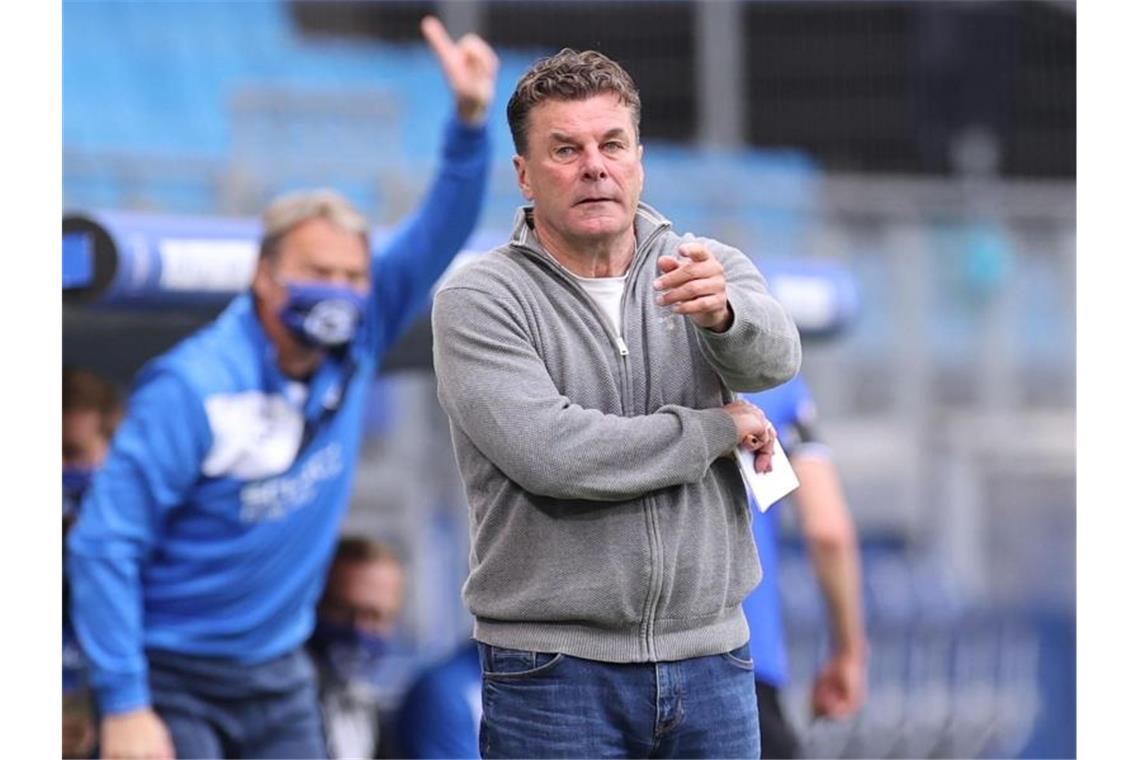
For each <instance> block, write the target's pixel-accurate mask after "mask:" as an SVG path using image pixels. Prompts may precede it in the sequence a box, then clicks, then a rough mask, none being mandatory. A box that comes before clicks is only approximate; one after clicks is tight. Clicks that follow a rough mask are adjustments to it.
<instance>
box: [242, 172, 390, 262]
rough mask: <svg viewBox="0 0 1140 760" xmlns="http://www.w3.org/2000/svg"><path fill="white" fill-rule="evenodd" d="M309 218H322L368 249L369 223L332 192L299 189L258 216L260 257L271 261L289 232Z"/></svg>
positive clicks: (273, 203) (345, 199) (341, 196)
mask: <svg viewBox="0 0 1140 760" xmlns="http://www.w3.org/2000/svg"><path fill="white" fill-rule="evenodd" d="M310 219H324V220H325V221H327V222H329V223H330V224H332V225H333V226H334V227H336V228H337V229H340V230H343V231H344V232H349V233H353V234H356V235H359V236H360V239H361V241H362V242H363V243H364V249H365V250H368V220H367V219H365V218H364V215H363V214H361V213H360V212H359V211H357V209H356V207H355V206H353V205H352V203H351V202H349V200H348V199H347V198H345V197H344V196H343V195H341V194H340V193H338V192H336V191H335V190H329V189H327V188H321V189H319V190H301V191H298V192H293V193H287V194H286V195H282V196H279V197H277V198H275V199H274V200H273V201H272V202H271V203H270V204H269V206H268V207H267V208H266V209H265V212H264V213H263V214H262V215H261V226H262V233H261V247H260V250H259V252H258V256H259V258H262V259H269V260H270V261H272V260H273V259H274V258H275V257H276V256H277V249H278V247H279V245H280V243H281V240H282V238H284V237H285V236H286V235H287V234H289V231H290V230H292V229H293V228H294V227H296V226H297V225H299V224H301V223H302V222H307V221H309V220H310Z"/></svg>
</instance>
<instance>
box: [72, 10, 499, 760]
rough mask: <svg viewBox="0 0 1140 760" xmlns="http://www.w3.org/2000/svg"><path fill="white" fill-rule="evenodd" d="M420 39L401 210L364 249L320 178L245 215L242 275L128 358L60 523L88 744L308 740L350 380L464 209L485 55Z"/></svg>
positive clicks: (460, 227)
mask: <svg viewBox="0 0 1140 760" xmlns="http://www.w3.org/2000/svg"><path fill="white" fill-rule="evenodd" d="M423 31H424V35H425V37H426V38H427V40H428V42H429V43H430V44H431V46H432V48H433V50H434V51H435V53H436V55H437V56H438V58H439V60H440V64H441V67H442V69H443V71H444V74H445V76H446V78H447V81H448V83H449V85H450V87H451V89H452V91H453V93H454V95H455V102H456V110H457V117H456V118H453V119H452V120H451V122H450V123H449V124H448V125H447V129H446V140H445V144H444V149H443V162H442V166H441V167H440V169H439V171H438V173H437V175H436V177H435V180H434V182H433V184H432V186H431V188H430V190H429V191H428V194H427V197H426V199H425V200H424V202H423V204H422V206H421V207H420V209H419V211H418V212H416V213H415V214H414V215H413V216H412V217H411V218H410V219H409V220H407V222H406V223H405V224H404V225H403V226H402V228H401V229H400V230H399V231H398V232H397V233H396V235H395V236H394V238H393V239H392V241H391V242H390V243H389V244H388V245H387V247H386V249H385V250H384V251H382V252H380V253H379V254H378V255H376V256H370V255H369V251H370V246H369V241H368V234H367V232H368V225H367V223H366V221H365V219H364V218H363V217H362V216H361V215H360V214H359V213H358V212H357V211H356V210H355V209H353V208H352V207H351V205H350V204H349V203H348V202H347V201H345V200H344V199H343V198H341V197H340V196H339V195H337V194H335V193H333V192H331V191H316V192H304V193H297V194H293V195H289V196H286V197H283V198H280V199H278V200H277V201H275V202H274V203H272V204H271V205H270V206H269V208H268V209H267V210H266V212H265V214H264V231H263V237H262V241H261V250H260V257H259V260H258V263H257V270H256V274H255V276H254V281H253V285H252V288H251V291H250V292H249V293H246V294H244V295H241V296H239V297H237V298H236V299H235V300H234V301H233V302H232V303H231V304H230V306H229V307H227V309H226V310H225V311H224V312H223V313H222V314H221V315H220V316H219V317H218V318H217V319H216V320H215V321H214V322H213V323H212V324H210V325H208V326H207V327H205V328H204V329H202V330H201V331H199V332H198V333H196V334H195V335H193V336H191V337H190V338H188V339H187V340H185V341H184V342H182V343H181V344H179V345H178V346H176V347H175V348H174V349H172V350H171V351H170V352H169V353H167V354H165V355H163V356H161V357H159V358H157V359H155V360H154V361H152V362H151V363H150V364H149V365H148V366H146V367H145V368H144V369H143V370H142V371H141V372H140V375H139V377H138V378H137V381H136V387H135V390H134V395H133V397H132V399H131V403H130V408H129V411H128V414H127V417H126V419H125V420H124V422H123V424H122V427H121V428H120V430H119V432H118V433H117V434H116V436H115V439H114V442H113V444H112V448H111V452H110V456H109V457H108V460H107V462H106V464H105V467H104V469H103V470H101V471H100V473H99V474H98V475H97V476H96V478H95V479H94V482H93V483H92V486H91V489H90V491H89V493H88V495H87V497H86V499H85V500H84V503H83V508H82V510H81V514H80V518H79V521H78V523H77V525H76V526H75V528H74V530H73V532H72V534H71V536H70V538H69V548H70V554H71V556H70V577H71V581H72V591H73V615H74V620H75V627H76V631H77V633H78V636H79V639H80V642H81V644H82V646H83V649H84V651H85V652H86V654H87V656H88V658H89V660H90V662H91V667H92V683H93V686H94V688H95V692H96V695H97V699H98V703H99V709H100V711H101V713H102V716H103V717H102V725H101V749H102V752H103V754H104V756H108V757H144V756H145V757H160V758H161V757H165V758H169V757H173V756H174V755H175V753H177V756H178V757H197V758H205V757H223V756H225V757H278V758H284V757H309V758H311V757H323V756H325V754H326V751H327V750H326V747H325V743H324V738H323V733H322V727H321V724H320V711H319V708H318V705H317V694H316V688H315V685H314V679H313V671H312V665H311V663H310V661H309V660H308V658H307V657H306V656H305V654H304V652H303V650H302V645H303V643H304V641H305V640H306V638H308V636H309V634H310V632H311V631H312V629H313V623H314V607H315V605H316V603H317V600H318V597H319V596H320V593H321V588H322V582H323V580H324V576H325V571H326V569H327V566H328V563H329V559H330V556H331V554H332V549H333V546H334V544H335V542H336V538H337V531H338V526H339V523H340V520H341V517H342V515H343V513H344V511H345V509H346V508H347V505H348V500H349V492H350V487H351V483H352V476H353V472H354V468H355V461H356V456H357V450H358V448H359V443H360V438H361V428H362V414H363V410H364V402H365V393H366V388H367V387H368V385H369V384H370V382H371V380H372V377H373V376H374V374H375V371H376V366H377V364H378V362H379V361H380V359H381V358H382V357H383V355H384V353H385V351H386V350H387V349H388V348H389V347H390V346H391V345H392V343H393V342H394V341H395V340H396V339H397V338H398V337H399V336H400V334H401V333H402V332H403V330H404V329H405V328H406V327H407V325H408V324H409V323H410V321H411V320H412V318H413V316H414V315H415V314H417V313H418V312H419V311H420V310H421V309H422V308H423V306H424V304H425V301H426V299H427V297H428V294H429V292H430V289H431V287H432V285H433V284H434V283H435V281H436V279H437V278H438V277H439V276H440V274H441V273H442V272H443V271H444V269H445V268H446V267H447V265H448V263H449V262H450V261H451V259H452V257H453V256H454V255H455V253H456V252H458V251H459V249H460V247H461V246H462V245H463V243H464V241H465V240H466V239H467V237H468V235H469V234H470V232H471V231H472V229H473V228H474V226H475V223H476V221H477V219H478V216H479V211H480V208H481V204H482V200H483V195H484V192H485V187H486V177H487V165H488V158H489V156H488V153H489V149H488V138H487V134H486V129H485V125H484V121H485V113H486V109H487V106H488V104H489V103H490V101H491V98H492V95H493V90H494V81H495V74H496V71H497V68H498V61H497V59H496V57H495V54H494V52H493V51H492V50H491V49H490V48H489V47H488V46H487V45H486V43H485V42H483V41H482V40H481V39H479V38H478V37H476V36H473V35H468V36H465V37H464V38H462V39H461V40H459V41H458V42H457V43H455V42H452V40H451V39H450V38H449V37H448V35H447V32H446V31H445V30H444V29H443V27H442V25H441V24H440V23H439V22H438V21H437V20H435V19H432V18H428V19H425V21H424V24H423Z"/></svg>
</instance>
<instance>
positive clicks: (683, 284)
mask: <svg viewBox="0 0 1140 760" xmlns="http://www.w3.org/2000/svg"><path fill="white" fill-rule="evenodd" d="M677 252H678V253H679V254H680V255H681V258H679V259H678V258H673V257H671V256H662V257H660V258H659V259H658V260H657V266H658V268H659V269H660V270H661V273H662V274H661V276H660V277H658V278H657V279H656V280H655V281H654V282H653V287H654V288H656V289H657V290H659V291H661V294H660V295H659V296H657V303H658V305H660V306H665V307H668V308H671V309H672V310H673V312H674V313H675V314H683V315H685V316H686V317H688V318H689V319H691V320H693V322H694V323H696V324H697V325H698V326H699V327H703V328H705V329H706V330H711V331H713V332H718V333H720V332H724V331H725V330H727V329H728V328H729V327H730V326H731V325H732V308H731V306H729V303H728V293H727V290H726V288H725V279H724V266H723V265H722V264H721V263H720V261H719V260H718V259H717V258H716V257H715V256H713V255H712V253H711V252H709V249H708V248H707V247H705V245H703V244H702V243H698V242H687V243H682V244H681V245H680V246H679V247H678V248H677Z"/></svg>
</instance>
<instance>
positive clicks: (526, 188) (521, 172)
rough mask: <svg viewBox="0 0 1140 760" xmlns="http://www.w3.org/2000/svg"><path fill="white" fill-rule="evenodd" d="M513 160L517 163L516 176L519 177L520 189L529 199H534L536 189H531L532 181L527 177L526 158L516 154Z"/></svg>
mask: <svg viewBox="0 0 1140 760" xmlns="http://www.w3.org/2000/svg"><path fill="white" fill-rule="evenodd" d="M511 161H512V162H513V163H514V165H515V176H516V178H517V179H518V183H519V191H520V192H521V193H522V196H523V197H524V198H526V199H527V200H528V201H533V200H534V191H532V190H531V189H530V182H528V181H527V178H526V159H525V158H523V157H522V156H518V155H516V156H515V157H514V158H512V159H511Z"/></svg>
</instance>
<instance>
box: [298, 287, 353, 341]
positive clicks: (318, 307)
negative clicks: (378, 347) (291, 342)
mask: <svg viewBox="0 0 1140 760" xmlns="http://www.w3.org/2000/svg"><path fill="white" fill-rule="evenodd" d="M282 285H283V286H284V287H285V289H286V291H288V294H289V295H288V299H287V300H286V301H285V305H284V306H282V307H281V310H280V311H279V312H278V313H277V314H278V316H279V317H280V318H281V321H282V323H284V325H285V326H286V327H287V328H289V332H291V333H293V335H295V336H296V337H297V339H298V340H300V341H301V342H302V343H306V344H308V345H310V346H320V347H322V348H336V347H337V346H343V345H344V344H346V343H348V342H349V341H350V340H352V336H353V335H355V334H356V328H357V326H358V325H359V324H360V319H361V317H362V315H363V314H364V304H365V301H366V300H367V298H366V297H365V296H363V295H361V294H360V293H359V292H358V291H356V290H354V289H353V288H350V287H347V286H345V285H328V284H325V283H316V282H285V283H282Z"/></svg>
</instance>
